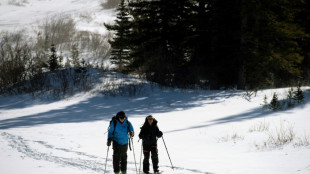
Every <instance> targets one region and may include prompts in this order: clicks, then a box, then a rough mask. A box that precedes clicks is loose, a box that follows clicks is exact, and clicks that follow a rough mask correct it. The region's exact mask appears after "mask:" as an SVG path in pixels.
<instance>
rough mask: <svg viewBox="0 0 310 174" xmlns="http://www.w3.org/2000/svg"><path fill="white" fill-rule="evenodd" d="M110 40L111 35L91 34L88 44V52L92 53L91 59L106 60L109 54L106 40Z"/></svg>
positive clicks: (109, 47)
mask: <svg viewBox="0 0 310 174" xmlns="http://www.w3.org/2000/svg"><path fill="white" fill-rule="evenodd" d="M111 38H112V35H111V34H107V35H101V34H99V33H92V34H91V37H90V43H89V51H91V52H92V55H93V57H96V58H102V59H106V58H108V55H109V54H110V49H111V46H110V44H109V43H108V40H109V39H111Z"/></svg>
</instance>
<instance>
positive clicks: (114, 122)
mask: <svg viewBox="0 0 310 174" xmlns="http://www.w3.org/2000/svg"><path fill="white" fill-rule="evenodd" d="M117 120H118V118H117V116H113V117H112V119H111V121H110V124H109V127H108V131H109V129H110V127H111V124H112V122H113V126H114V130H113V133H112V137H114V133H115V127H116V122H117ZM126 124H127V130H128V132H129V122H128V119H126Z"/></svg>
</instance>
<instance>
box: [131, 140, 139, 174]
mask: <svg viewBox="0 0 310 174" xmlns="http://www.w3.org/2000/svg"><path fill="white" fill-rule="evenodd" d="M130 139H131V144H132V152H133V157H134V159H135V166H136V173H138V168H137V161H136V155H135V148H134V146H133V140H132V137H131V138H130ZM129 143H130V142H129Z"/></svg>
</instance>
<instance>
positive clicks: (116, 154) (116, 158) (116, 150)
mask: <svg viewBox="0 0 310 174" xmlns="http://www.w3.org/2000/svg"><path fill="white" fill-rule="evenodd" d="M120 152H121V149H120V145H119V144H118V143H117V142H115V141H113V169H114V173H119V171H120V161H121V154H120Z"/></svg>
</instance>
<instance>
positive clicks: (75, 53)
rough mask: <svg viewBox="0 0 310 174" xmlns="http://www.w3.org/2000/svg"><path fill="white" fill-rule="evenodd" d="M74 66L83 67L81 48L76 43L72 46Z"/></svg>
mask: <svg viewBox="0 0 310 174" xmlns="http://www.w3.org/2000/svg"><path fill="white" fill-rule="evenodd" d="M71 54H72V63H73V67H81V65H80V60H79V50H78V47H77V45H76V44H74V45H72V47H71Z"/></svg>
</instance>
